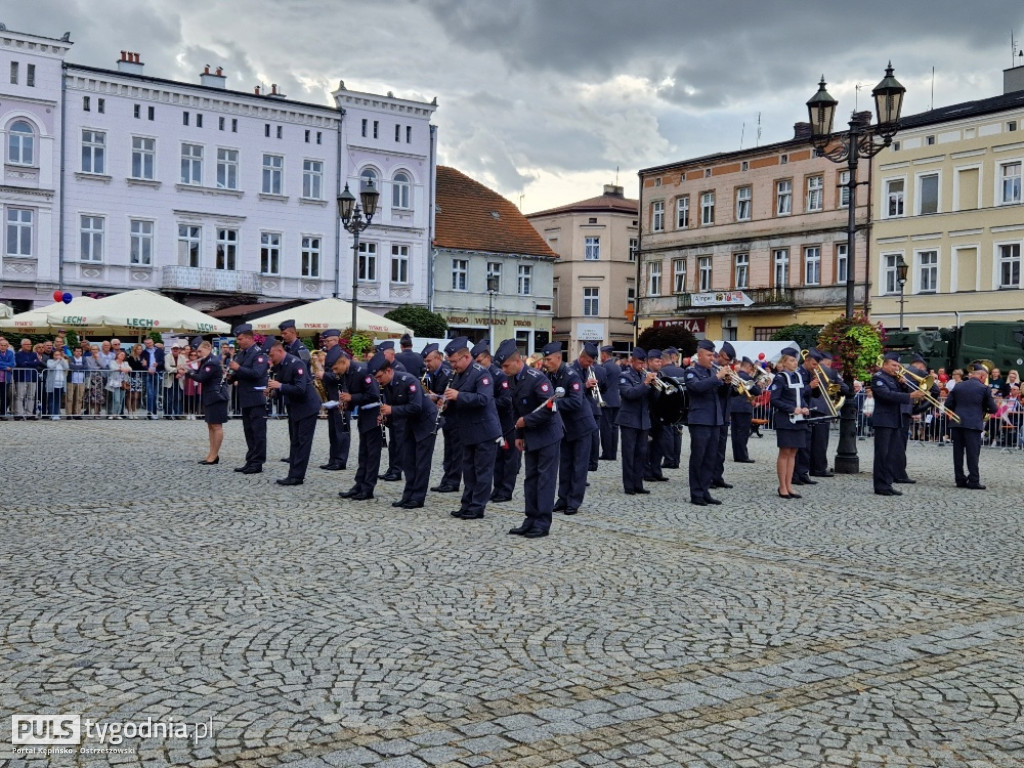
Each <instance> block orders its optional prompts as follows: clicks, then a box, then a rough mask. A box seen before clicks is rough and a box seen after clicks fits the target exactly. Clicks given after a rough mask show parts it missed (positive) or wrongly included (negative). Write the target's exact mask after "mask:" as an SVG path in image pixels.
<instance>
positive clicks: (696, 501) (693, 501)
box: [690, 499, 708, 507]
mask: <svg viewBox="0 0 1024 768" xmlns="http://www.w3.org/2000/svg"><path fill="white" fill-rule="evenodd" d="M690 503H691V504H693V505H695V506H698V507H706V506H707V505H708V503H707V502H706V501H704V499H690Z"/></svg>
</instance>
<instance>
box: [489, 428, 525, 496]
mask: <svg viewBox="0 0 1024 768" xmlns="http://www.w3.org/2000/svg"><path fill="white" fill-rule="evenodd" d="M508 435H509V436H508V443H507V445H506V447H505V448H502V447H500V446H499V447H498V452H497V453H496V454H495V458H494V495H495V496H511V495H512V493H513V492H514V491H515V489H516V478H517V477H518V476H519V467H520V466H521V464H522V454H521V453H520V452H519V449H518V448H516V446H515V435H514V434H513V433H512V432H509V433H508Z"/></svg>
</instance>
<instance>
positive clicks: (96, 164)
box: [82, 130, 107, 173]
mask: <svg viewBox="0 0 1024 768" xmlns="http://www.w3.org/2000/svg"><path fill="white" fill-rule="evenodd" d="M106 172H107V134H106V133H104V132H103V131H90V130H84V131H82V173H106Z"/></svg>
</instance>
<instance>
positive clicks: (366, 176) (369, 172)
mask: <svg viewBox="0 0 1024 768" xmlns="http://www.w3.org/2000/svg"><path fill="white" fill-rule="evenodd" d="M359 178H360V179H361V180H362V181H361V182H360V183H361V184H366V183H367V182H369V181H372V182H373V185H374V186H375V187H376V188H377V191H378V192H380V178H379V177H378V176H377V172H376V171H375V170H373V168H363V172H362V173H360V174H359ZM356 196H357V197H358V196H359V193H358V191H357V192H356Z"/></svg>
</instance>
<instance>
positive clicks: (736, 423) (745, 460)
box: [729, 357, 762, 464]
mask: <svg viewBox="0 0 1024 768" xmlns="http://www.w3.org/2000/svg"><path fill="white" fill-rule="evenodd" d="M735 375H736V376H737V377H739V379H740V380H741V381H742V382H744V385H745V386H746V387H747V390H748V391H749V392H750V394H752V395H754V396H755V397H756V396H757V395H760V394H761V392H762V390H761V387H759V386H758V385H757V384H755V383H754V381H755V380H754V361H753V360H751V359H750V358H749V357H744V358H743V359H742V360H741V361H740V369H739V370H738V371H736V373H735ZM753 418H754V404H753V403H752V402H751V401H750V400H749V399H748V398H746V397H744V396H742V395H741V396H740V397H734V398H732V399H731V400H729V421H730V422H731V423H732V460H733V461H734V462H736V463H737V464H753V463H754V460H753V459H752V458H750V453H749V452H748V451H747V442H748V441H749V439H750V425H751V422H752V420H753Z"/></svg>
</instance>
